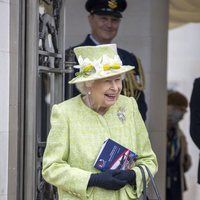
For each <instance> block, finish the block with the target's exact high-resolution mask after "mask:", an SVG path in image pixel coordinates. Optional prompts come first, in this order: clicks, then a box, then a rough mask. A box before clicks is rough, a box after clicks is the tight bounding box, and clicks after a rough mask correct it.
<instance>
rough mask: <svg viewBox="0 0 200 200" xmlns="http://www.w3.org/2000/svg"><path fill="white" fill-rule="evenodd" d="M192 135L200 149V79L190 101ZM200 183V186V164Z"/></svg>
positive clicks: (196, 82)
mask: <svg viewBox="0 0 200 200" xmlns="http://www.w3.org/2000/svg"><path fill="white" fill-rule="evenodd" d="M190 135H191V137H192V140H193V141H194V143H195V144H196V146H197V147H198V148H199V149H200V78H197V79H195V81H194V85H193V90H192V95H191V99H190ZM198 183H199V184H200V162H199V169H198Z"/></svg>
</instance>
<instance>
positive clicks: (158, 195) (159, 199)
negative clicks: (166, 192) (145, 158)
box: [138, 164, 161, 200]
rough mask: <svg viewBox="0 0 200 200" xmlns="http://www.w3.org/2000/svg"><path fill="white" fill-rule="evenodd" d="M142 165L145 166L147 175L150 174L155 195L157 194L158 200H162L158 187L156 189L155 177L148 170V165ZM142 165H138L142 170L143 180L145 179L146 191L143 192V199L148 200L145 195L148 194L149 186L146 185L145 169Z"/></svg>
mask: <svg viewBox="0 0 200 200" xmlns="http://www.w3.org/2000/svg"><path fill="white" fill-rule="evenodd" d="M141 165H143V166H144V167H145V168H146V171H147V173H148V175H149V178H150V181H151V182H152V185H153V189H154V192H155V194H156V197H157V199H158V200H161V198H160V194H159V192H158V189H157V187H156V183H155V181H154V177H153V175H152V173H151V171H150V170H149V168H148V167H147V166H146V165H144V164H141ZM141 165H138V167H139V168H140V170H141V173H142V179H143V187H144V191H143V192H144V195H143V196H144V197H143V199H144V200H146V199H147V194H145V193H147V191H146V185H147V184H146V178H145V173H144V169H143V167H142V166H141ZM144 179H145V181H144Z"/></svg>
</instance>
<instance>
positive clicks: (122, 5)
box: [65, 0, 147, 121]
mask: <svg viewBox="0 0 200 200" xmlns="http://www.w3.org/2000/svg"><path fill="white" fill-rule="evenodd" d="M126 7H127V2H126V0H87V1H86V4H85V8H86V10H87V11H88V12H89V13H90V14H89V16H88V21H89V24H90V27H91V33H90V34H88V35H87V37H86V39H85V41H84V42H83V43H81V44H79V45H76V46H75V47H77V46H94V45H99V44H108V43H112V40H113V39H114V38H115V37H116V35H117V32H118V28H119V25H120V22H121V18H122V12H123V11H124V10H125V9H126ZM73 48H74V47H72V49H73ZM117 50H118V54H119V56H120V58H121V60H122V63H123V65H133V66H135V69H134V71H131V72H130V73H128V74H127V76H126V78H125V80H123V83H122V84H123V90H122V94H124V95H126V96H133V97H135V99H136V100H137V103H138V107H139V111H140V113H141V115H142V118H143V120H144V121H145V120H146V112H147V104H146V102H145V96H144V92H143V89H144V75H143V69H142V66H141V64H140V62H139V59H138V58H137V57H136V56H135V55H134V54H132V53H130V52H128V51H126V50H123V49H120V48H118V49H117ZM68 54H69V49H68V50H66V55H68ZM66 61H67V57H66ZM75 73H76V70H75V72H74V75H75ZM70 78H71V77H70ZM68 79H69V75H66V82H68ZM69 87H73V88H72V91H73V96H76V95H77V94H79V92H78V90H77V89H76V88H75V87H74V86H68V87H66V91H65V98H67V92H68V89H69Z"/></svg>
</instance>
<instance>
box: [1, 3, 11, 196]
mask: <svg viewBox="0 0 200 200" xmlns="http://www.w3.org/2000/svg"><path fill="white" fill-rule="evenodd" d="M0 19H1V20H0V27H2V28H1V31H0V159H1V162H0V199H1V200H6V199H7V179H8V175H7V172H8V117H9V116H8V113H9V54H10V52H9V0H3V1H0Z"/></svg>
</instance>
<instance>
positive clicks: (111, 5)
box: [108, 0, 118, 9]
mask: <svg viewBox="0 0 200 200" xmlns="http://www.w3.org/2000/svg"><path fill="white" fill-rule="evenodd" d="M117 6H118V4H117V1H116V0H110V1H108V7H109V8H111V9H115V8H117Z"/></svg>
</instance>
